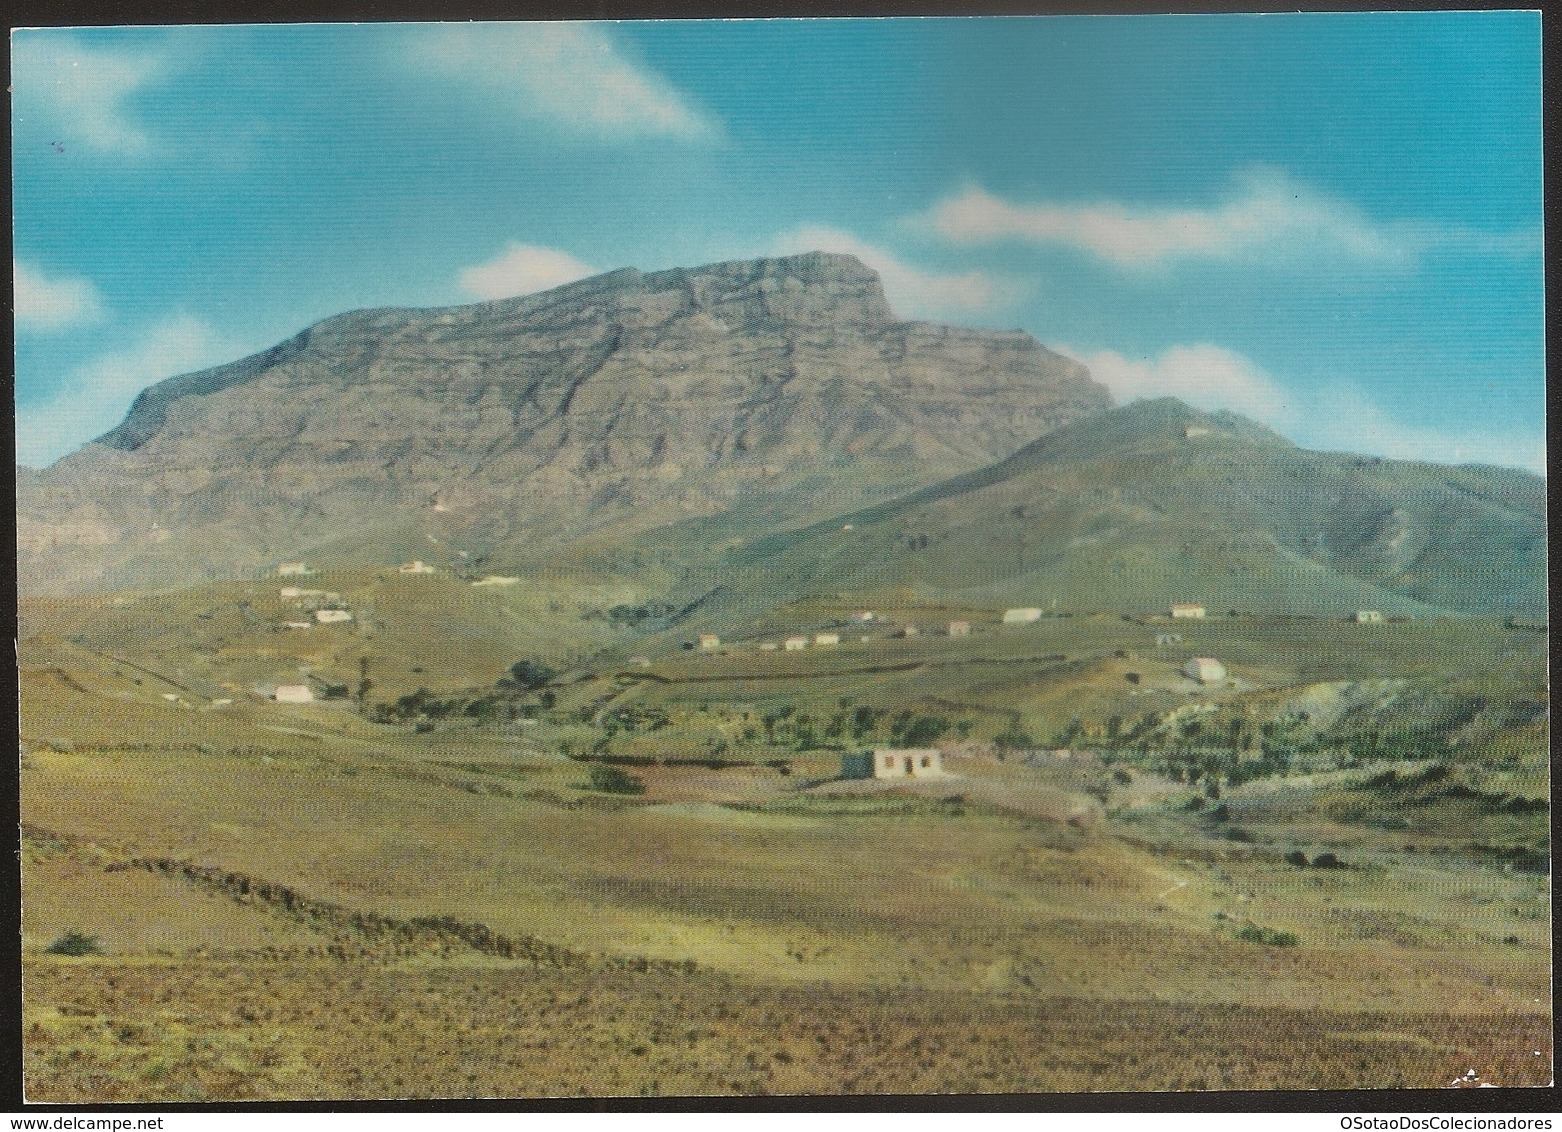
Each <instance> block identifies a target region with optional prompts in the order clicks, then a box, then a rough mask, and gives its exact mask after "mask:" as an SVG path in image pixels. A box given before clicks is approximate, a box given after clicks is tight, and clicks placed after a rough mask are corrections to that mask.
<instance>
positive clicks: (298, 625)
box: [282, 621, 311, 629]
mask: <svg viewBox="0 0 1562 1132" xmlns="http://www.w3.org/2000/svg"><path fill="white" fill-rule="evenodd" d="M310 624H311V622H308V621H284V622H282V628H284V629H307V628H309V626H310Z"/></svg>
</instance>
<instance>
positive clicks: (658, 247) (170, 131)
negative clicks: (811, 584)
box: [12, 12, 1545, 470]
mask: <svg viewBox="0 0 1562 1132" xmlns="http://www.w3.org/2000/svg"><path fill="white" fill-rule="evenodd" d="M12 49H13V83H14V88H15V95H14V99H13V124H14V131H13V145H14V186H13V188H14V202H15V203H14V210H15V216H14V226H15V228H14V230H15V257H16V258H15V265H14V271H15V280H16V300H17V311H16V325H17V336H16V342H17V345H16V355H17V359H16V360H17V377H16V402H17V445H18V460H19V461H20V462H22V463H26V464H29V465H32V466H42V465H44V464H47V463H49V462H51V461H53V460H55V459H57V458H58V457H60V456H62V455H64V454H66V453H67V452H69V451H71V450H72V449H74V448H75V447H77V446H79V445H80V444H82V443H84V442H86V441H88V440H90V439H92V438H93V437H95V436H97V435H100V434H101V433H103V432H104V431H106V430H108V429H109V428H111V427H113V425H114V424H116V423H117V422H118V421H119V419H120V418H121V417H122V416H123V414H124V411H125V409H126V408H127V407H128V405H129V403H130V401H131V399H132V398H133V397H134V395H135V394H136V392H137V391H139V390H140V389H141V388H143V387H144V386H146V385H148V384H151V383H152V382H154V381H157V380H160V379H162V378H165V377H169V376H172V375H174V374H177V373H181V372H187V371H189V370H192V369H196V368H200V367H203V366H206V365H211V364H216V363H219V362H223V361H228V360H232V359H233V358H236V357H239V356H242V355H244V354H247V353H251V352H254V351H256V350H259V349H264V348H265V347H267V346H270V345H272V344H274V343H275V342H277V341H279V340H281V339H283V338H285V337H288V336H290V335H291V334H293V333H295V332H297V331H298V330H300V329H302V328H303V327H304V326H306V325H309V324H310V323H312V322H315V321H318V320H319V319H321V318H325V317H328V316H330V315H332V314H336V313H339V312H341V311H344V310H349V309H354V308H359V307H370V306H385V305H405V306H436V305H444V304H454V303H462V302H472V301H477V300H480V299H487V298H497V297H500V296H503V295H510V294H521V293H525V292H528V291H534V290H541V289H544V288H546V287H549V286H555V285H558V284H560V283H563V282H568V281H570V280H571V279H574V278H578V277H580V276H582V275H585V274H590V273H592V272H595V271H605V270H611V269H614V268H617V267H623V266H635V267H640V268H642V269H645V270H654V269H658V268H665V267H674V266H688V265H694V264H699V263H705V262H711V261H714V260H721V259H732V258H746V257H750V256H757V255H772V254H782V253H787V252H793V251H802V250H807V249H810V248H823V249H826V250H833V251H849V252H853V253H855V254H857V255H859V256H860V257H861V258H862V259H863V260H864V261H865V262H867V263H868V264H869V265H870V266H872V267H874V268H876V269H877V270H878V271H879V272H880V273H881V275H882V276H883V278H884V282H885V287H886V290H887V292H888V294H889V297H890V300H891V302H892V304H893V305H894V306H895V307H896V309H897V310H899V311H900V312H901V313H902V314H903V315H906V316H908V317H918V318H931V319H936V320H940V321H949V322H956V323H962V324H968V325H981V326H993V327H1004V328H1008V327H1019V328H1023V329H1025V330H1028V331H1030V332H1031V333H1033V334H1034V335H1036V337H1038V338H1039V339H1040V340H1041V341H1042V342H1044V343H1046V344H1047V345H1049V346H1051V347H1052V348H1054V349H1057V350H1060V351H1062V352H1065V353H1068V354H1070V355H1072V356H1074V357H1077V358H1080V359H1081V360H1083V361H1084V362H1086V363H1087V364H1088V365H1089V366H1090V367H1091V369H1092V372H1094V373H1095V374H1096V376H1097V377H1098V378H1100V379H1101V380H1102V381H1104V382H1105V383H1106V384H1107V385H1108V386H1109V387H1110V388H1111V389H1112V390H1113V392H1114V393H1115V394H1116V395H1117V397H1118V398H1119V400H1129V399H1132V398H1133V397H1137V396H1154V395H1160V394H1167V393H1169V394H1174V395H1177V396H1182V397H1184V398H1185V399H1187V400H1189V401H1192V402H1194V403H1195V404H1198V405H1201V406H1203V407H1222V408H1232V409H1235V410H1237V411H1240V412H1243V413H1246V414H1248V415H1250V416H1254V417H1256V418H1258V419H1260V420H1263V421H1265V422H1266V423H1268V424H1270V425H1272V426H1274V427H1276V428H1278V429H1279V430H1280V431H1282V432H1284V433H1285V434H1286V435H1288V436H1290V437H1291V438H1292V439H1294V440H1296V441H1298V442H1299V443H1302V444H1305V445H1308V446H1310V447H1320V448H1333V449H1348V450H1352V451H1360V452H1367V453H1375V454H1381V455H1387V456H1394V457H1404V458H1416V459H1431V460H1437V461H1441V462H1449V463H1458V462H1466V461H1483V462H1490V463H1498V464H1508V465H1515V466H1520V467H1528V468H1533V469H1535V470H1543V467H1544V416H1545V409H1544V384H1545V378H1544V356H1543V333H1542V329H1543V326H1542V324H1543V301H1542V277H1543V250H1542V227H1541V218H1542V203H1541V130H1540V127H1541V79H1540V19H1539V15H1538V14H1536V13H1513V12H1486V13H1480V12H1471V13H1455V12H1444V13H1401V14H1378V15H1374V14H1335V15H1331V14H1310V15H1270V16H1225V15H1220V16H1156V17H1148V16H1125V17H1097V16H1084V17H1037V18H971V19H907V20H841V21H811V20H798V21H752V22H735V21H728V22H721V21H718V22H665V23H612V24H579V23H577V24H553V25H539V24H488V25H410V24H403V25H397V24H381V25H356V26H350V25H303V26H255V27H246V26H236V27H187V28H119V29H113V28H109V29H102V28H93V29H41V30H35V31H17V32H14V33H13V40H12Z"/></svg>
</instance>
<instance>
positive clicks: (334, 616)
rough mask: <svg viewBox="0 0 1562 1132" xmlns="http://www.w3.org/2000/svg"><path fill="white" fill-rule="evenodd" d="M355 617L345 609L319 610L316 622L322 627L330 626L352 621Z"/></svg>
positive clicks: (316, 614) (316, 613) (316, 612)
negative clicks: (334, 623)
mask: <svg viewBox="0 0 1562 1132" xmlns="http://www.w3.org/2000/svg"><path fill="white" fill-rule="evenodd" d="M352 619H353V615H352V614H351V613H349V612H347V610H345V609H317V610H315V620H316V621H318V622H320V624H322V625H330V624H332V623H333V622H340V621H351V620H352Z"/></svg>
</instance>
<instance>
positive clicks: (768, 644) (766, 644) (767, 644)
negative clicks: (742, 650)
mask: <svg viewBox="0 0 1562 1132" xmlns="http://www.w3.org/2000/svg"><path fill="white" fill-rule="evenodd" d="M776 648H777V645H776V643H775V642H774V641H761V642H759V651H760V652H775V651H776Z"/></svg>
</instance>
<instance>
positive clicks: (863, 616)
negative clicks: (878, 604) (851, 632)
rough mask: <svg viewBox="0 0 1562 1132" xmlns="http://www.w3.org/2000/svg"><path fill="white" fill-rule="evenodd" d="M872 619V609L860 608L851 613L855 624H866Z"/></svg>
mask: <svg viewBox="0 0 1562 1132" xmlns="http://www.w3.org/2000/svg"><path fill="white" fill-rule="evenodd" d="M872 620H873V610H871V609H862V610H858V611H857V612H856V613H853V614H852V615H851V621H852V624H853V625H866V624H867V623H868V622H869V621H872Z"/></svg>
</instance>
